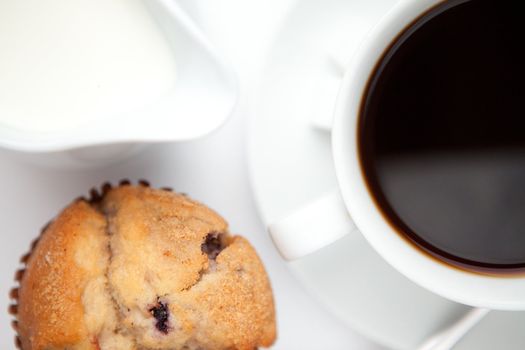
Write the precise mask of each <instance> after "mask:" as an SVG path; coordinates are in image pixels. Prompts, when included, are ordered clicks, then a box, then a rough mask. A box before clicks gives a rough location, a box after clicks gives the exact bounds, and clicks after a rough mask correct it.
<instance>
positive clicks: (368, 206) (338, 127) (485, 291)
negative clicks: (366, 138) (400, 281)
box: [332, 0, 525, 310]
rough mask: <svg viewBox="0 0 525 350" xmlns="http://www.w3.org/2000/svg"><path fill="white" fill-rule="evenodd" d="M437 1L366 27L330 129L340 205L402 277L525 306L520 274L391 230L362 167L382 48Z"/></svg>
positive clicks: (475, 301) (478, 300)
mask: <svg viewBox="0 0 525 350" xmlns="http://www.w3.org/2000/svg"><path fill="white" fill-rule="evenodd" d="M442 2H443V0H407V1H400V2H398V3H397V4H396V5H394V7H393V8H392V9H391V10H390V11H389V12H388V13H387V14H386V15H385V16H384V17H383V19H382V20H381V21H380V22H379V23H378V24H377V25H376V26H375V27H374V28H373V29H372V30H371V32H370V33H369V34H368V35H367V37H366V39H365V40H364V41H363V43H362V44H361V46H360V47H359V49H358V50H357V52H356V53H355V55H354V57H353V58H352V60H351V61H350V63H349V65H348V67H347V70H346V74H345V76H344V78H343V82H342V84H341V87H340V90H339V94H338V97H337V102H336V108H335V116H334V125H333V130H332V151H333V157H334V163H335V171H336V176H337V179H338V183H339V187H340V190H341V193H342V197H343V200H344V202H345V205H346V207H347V209H348V211H349V213H350V215H351V217H352V219H353V220H354V221H355V223H356V225H357V227H358V228H359V229H360V231H361V232H362V234H363V235H364V237H365V238H366V239H367V241H368V242H369V243H370V244H371V245H372V247H373V248H374V249H375V250H376V251H377V252H378V253H379V255H381V256H382V257H383V258H384V259H385V260H386V261H387V262H388V263H389V264H390V265H391V266H393V267H394V268H395V269H396V270H398V271H399V272H401V273H402V274H403V275H405V276H406V277H407V278H409V279H410V280H412V281H413V282H415V283H416V284H418V285H420V286H422V287H424V288H426V289H428V290H430V291H432V292H434V293H436V294H438V295H440V296H442V297H445V298H447V299H450V300H453V301H456V302H459V303H463V304H467V305H472V306H477V307H486V308H491V309H500V310H525V275H523V276H521V275H520V276H512V277H503V276H489V275H483V274H477V273H475V272H468V271H464V270H461V269H459V268H456V267H453V266H450V265H448V264H446V263H444V262H443V263H441V262H438V261H437V260H436V259H435V258H432V257H430V256H429V255H428V254H427V253H424V252H423V251H421V250H420V249H419V248H416V247H415V246H413V245H412V244H410V243H408V242H407V241H406V239H405V238H403V237H401V235H400V234H399V233H397V232H394V229H393V228H392V227H391V226H390V224H389V223H388V222H387V220H386V219H385V218H384V217H383V215H382V214H381V213H380V212H379V211H378V209H377V207H376V204H375V202H374V200H373V198H372V196H371V194H370V193H369V192H368V188H367V185H366V183H365V179H364V177H363V173H362V171H361V165H360V162H359V158H358V149H357V148H358V147H357V121H358V118H359V114H360V110H361V102H362V99H363V97H364V94H365V93H366V88H367V84H368V80H369V78H370V76H371V74H373V72H374V69H375V67H376V64H377V62H378V61H379V59H380V58H381V57H382V55H383V53H384V50H386V49H387V48H388V47H389V45H390V44H391V43H392V41H393V40H395V39H396V38H397V36H398V35H399V33H401V32H402V31H403V30H404V29H405V28H406V27H407V26H408V25H410V24H411V23H412V21H413V20H415V19H416V18H418V17H419V16H420V15H421V14H423V13H425V12H426V11H428V10H429V9H431V8H432V7H434V6H435V5H438V4H440V3H442ZM356 91H358V93H355V92H356ZM349 116H350V117H349Z"/></svg>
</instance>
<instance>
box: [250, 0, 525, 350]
mask: <svg viewBox="0 0 525 350" xmlns="http://www.w3.org/2000/svg"><path fill="white" fill-rule="evenodd" d="M382 2H383V3H385V4H388V3H391V1H388V0H382ZM362 4H363V2H362V1H359V0H324V1H319V0H302V1H300V2H298V4H297V6H295V7H294V9H293V10H292V11H291V12H290V14H289V15H288V17H287V20H286V21H285V23H284V26H283V28H282V29H281V31H280V32H279V34H278V35H277V36H276V40H275V43H274V44H273V45H272V46H271V48H270V51H269V54H268V60H267V63H266V65H265V68H264V70H263V74H262V78H261V84H260V89H259V91H258V95H257V101H256V102H257V103H256V105H255V106H256V110H255V112H256V113H255V117H254V119H253V120H252V123H251V126H250V127H251V130H250V132H251V134H250V139H249V142H250V167H251V177H252V179H251V180H252V185H253V188H254V192H255V197H256V200H257V202H258V207H259V210H260V213H261V216H262V219H263V221H264V222H265V223H266V224H269V223H271V222H272V221H274V220H276V219H279V218H281V217H283V216H286V215H287V214H288V213H290V212H291V211H293V210H294V209H296V208H298V207H299V206H300V205H302V204H305V203H307V202H308V201H310V200H312V199H314V198H316V197H317V196H319V195H321V194H323V193H325V192H327V191H329V190H331V189H334V188H335V187H336V180H335V174H334V171H333V166H332V156H331V152H330V142H329V141H330V139H329V138H330V136H329V134H328V133H326V132H323V131H321V130H319V129H316V128H314V127H312V125H311V122H310V121H311V120H315V119H317V118H316V117H315V115H313V113H316V112H317V113H318V112H319V110H320V107H319V103H320V102H319V98H318V96H321V95H323V91H320V87H319V81H322V79H323V78H322V77H323V75H325V74H326V67H327V61H328V60H329V53H330V52H333V51H332V50H333V47H334V45H337V44H338V43H343V42H348V45H349V47H350V45H353V44H355V41H357V40H358V38H359V37H360V35H362V28H361V26H358V24H359V23H356V20H355V18H359V16H358V17H355V16H356V13H359V11H362V10H363V9H362V7H363V6H362ZM387 9H388V8H387V7H386V8H385V11H386V10H387ZM357 22H358V21H357ZM345 40H346V41H345ZM343 49H344V48H343ZM316 97H317V98H316ZM323 100H324V101H329V99H326V98H323ZM325 103H326V102H325ZM322 108H323V106H321V109H322ZM324 108H326V113H331V111H330V106H326V107H324ZM289 266H290V269H291V270H292V272H293V273H294V274H295V275H296V276H297V278H298V279H299V280H300V281H301V282H302V283H303V284H304V286H305V287H306V288H307V289H308V290H309V291H311V293H312V294H314V295H315V296H317V298H318V299H319V301H320V302H321V303H322V304H324V306H326V307H327V308H328V309H329V310H331V311H332V312H333V313H334V314H335V315H336V316H337V317H338V318H339V319H340V320H341V321H342V322H344V323H345V324H346V325H348V326H349V327H351V328H353V329H356V330H358V331H359V332H361V333H363V334H364V335H365V336H368V337H369V338H371V339H373V340H375V341H376V342H378V343H380V344H383V345H385V346H387V347H389V348H394V349H414V348H415V347H416V346H417V345H418V344H420V343H421V342H422V341H423V340H424V339H426V337H428V336H430V335H431V334H433V333H434V332H436V331H438V330H439V329H441V328H442V327H444V326H446V325H447V324H449V323H450V322H451V321H453V320H455V319H457V318H458V317H460V316H461V315H463V313H464V312H466V311H467V310H468V307H466V306H463V305H460V304H456V303H453V302H450V301H447V300H445V299H443V298H441V297H438V296H436V295H434V294H432V293H430V292H428V291H426V290H424V289H422V288H420V287H418V286H416V285H415V284H413V283H412V282H410V281H409V280H407V279H406V278H405V277H403V276H402V275H400V274H399V273H397V272H396V271H395V270H393V268H391V267H390V266H389V265H387V263H386V262H384V261H383V259H381V258H380V257H379V256H378V255H377V254H376V253H375V251H373V250H372V248H371V247H370V246H369V245H368V243H367V242H366V241H365V240H364V238H362V237H361V236H358V235H356V236H350V237H346V238H344V239H343V240H341V241H338V242H336V243H335V244H333V245H331V246H329V247H327V248H325V249H323V250H321V251H319V252H317V253H315V254H313V255H310V256H308V257H305V258H303V259H301V260H299V261H295V262H293V263H290V264H289ZM523 325H525V313H523V312H519V313H518V312H514V313H512V312H492V313H491V314H489V316H487V318H486V319H484V320H483V321H482V322H481V323H480V324H479V325H478V326H476V327H475V328H474V329H473V330H472V331H471V332H470V333H469V334H468V335H467V336H466V337H465V338H464V339H462V340H461V342H460V343H459V344H458V345H457V346H456V349H465V350H466V349H477V350H482V349H495V348H503V347H504V348H505V349H506V350H507V349H508V350H510V349H524V348H525V332H524V331H523V329H522V326H523Z"/></svg>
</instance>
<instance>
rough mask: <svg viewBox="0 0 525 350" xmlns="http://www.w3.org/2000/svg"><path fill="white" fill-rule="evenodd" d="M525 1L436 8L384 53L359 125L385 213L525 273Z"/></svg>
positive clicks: (477, 265) (437, 252) (461, 260)
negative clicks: (524, 3)
mask: <svg viewBox="0 0 525 350" xmlns="http://www.w3.org/2000/svg"><path fill="white" fill-rule="evenodd" d="M524 8H525V5H523V2H521V1H517V0H516V1H497V0H490V1H489V0H471V1H465V0H463V1H444V2H443V3H442V4H441V5H438V6H437V7H435V8H434V9H432V10H430V11H429V12H427V13H426V14H425V15H423V16H422V17H420V18H419V19H418V20H417V21H415V22H414V23H413V24H412V25H410V26H409V27H408V28H407V29H406V30H405V31H404V32H403V33H402V34H401V35H400V36H399V37H398V38H397V39H396V40H395V41H394V43H393V44H392V45H391V47H390V48H389V49H388V50H387V51H386V52H385V54H384V56H383V58H382V59H381V60H380V63H379V64H378V66H377V67H376V71H375V73H374V74H373V75H372V78H371V79H370V81H369V85H368V90H367V93H366V94H365V96H366V97H365V98H364V100H363V105H362V111H361V116H360V121H359V124H360V125H359V135H358V139H359V149H360V157H361V163H362V167H363V171H364V174H365V178H366V179H367V182H368V186H369V190H370V192H371V193H372V194H373V197H374V198H375V200H376V203H377V205H378V207H379V208H380V209H381V211H382V212H383V213H384V216H385V217H386V218H387V219H388V220H389V222H390V223H391V224H392V225H393V226H394V227H395V228H396V230H397V231H399V232H400V233H401V234H402V235H403V236H404V237H406V238H408V239H409V240H410V241H411V242H413V243H414V244H416V245H417V246H419V247H420V248H422V249H423V250H425V251H426V252H427V253H430V254H431V255H433V256H435V257H438V258H439V259H441V260H444V261H446V262H448V263H452V264H454V265H457V266H460V267H463V268H467V269H473V270H477V271H487V270H488V271H491V272H501V273H503V272H509V271H511V270H516V269H518V270H519V269H525V19H524V18H525V17H524V16H525V15H524V13H525V12H524V11H523V9H524Z"/></svg>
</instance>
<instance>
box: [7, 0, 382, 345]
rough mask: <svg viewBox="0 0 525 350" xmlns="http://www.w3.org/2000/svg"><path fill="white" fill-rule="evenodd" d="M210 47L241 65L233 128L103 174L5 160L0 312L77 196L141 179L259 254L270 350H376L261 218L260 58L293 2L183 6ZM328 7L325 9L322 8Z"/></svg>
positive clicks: (208, 1)
mask: <svg viewBox="0 0 525 350" xmlns="http://www.w3.org/2000/svg"><path fill="white" fill-rule="evenodd" d="M182 1H184V2H183V4H184V5H185V6H187V7H188V9H189V11H190V12H191V13H192V16H194V17H195V18H196V20H197V21H198V22H199V23H200V24H201V25H202V27H203V28H204V29H205V31H206V32H207V33H208V34H209V35H210V37H211V39H212V41H214V42H215V43H216V45H217V46H218V48H219V49H220V50H221V51H222V52H223V54H224V55H226V56H227V57H228V58H229V60H230V61H231V62H232V63H233V64H234V65H235V67H236V69H237V71H238V72H239V76H240V82H241V87H242V89H243V94H242V97H241V100H240V102H239V105H238V107H237V109H236V111H235V113H234V115H233V116H232V118H231V119H230V121H229V122H228V123H227V124H226V125H225V126H224V127H222V128H221V129H220V130H218V131H217V132H215V133H213V134H212V135H210V136H208V137H206V138H204V139H201V140H196V141H192V142H186V143H178V144H164V145H155V146H151V147H149V148H147V149H146V150H145V151H144V152H142V153H140V154H139V155H137V156H135V157H133V158H130V159H127V160H124V161H121V162H118V163H115V164H112V165H110V166H107V167H103V168H97V169H84V170H79V169H49V168H43V167H38V166H34V165H31V164H25V163H21V162H19V161H18V160H16V159H13V158H12V157H11V156H10V155H9V154H6V153H5V152H0V184H1V189H2V192H1V196H0V213H1V214H0V218H1V222H2V227H3V231H4V232H3V233H2V234H0V247H3V248H5V247H8V249H2V252H6V253H4V254H3V256H1V257H0V258H1V259H2V260H3V264H1V265H0V272H1V274H0V293H1V295H0V305H4V306H1V307H0V308H3V309H4V310H5V309H6V308H7V305H8V304H9V301H8V298H7V295H6V293H7V291H8V290H9V288H10V287H11V286H12V285H13V282H12V280H13V274H14V271H15V270H16V268H17V266H18V265H17V263H18V258H19V257H20V256H21V255H22V254H23V253H24V252H25V251H26V250H27V247H28V246H29V244H30V241H31V240H32V239H33V238H34V237H35V236H36V235H37V233H38V232H39V229H40V227H41V226H42V225H43V224H44V223H46V222H47V221H48V220H49V219H50V218H51V217H53V216H54V215H55V214H56V213H57V211H58V210H59V209H60V208H61V207H63V206H64V205H65V204H66V203H68V202H69V201H70V200H71V199H73V198H74V197H77V196H78V195H80V194H85V193H86V192H87V190H88V189H89V188H90V187H91V186H93V185H98V184H101V183H102V182H104V181H106V180H110V181H113V182H116V181H117V180H118V179H121V178H130V179H133V180H136V179H139V178H145V179H148V180H150V181H151V183H152V185H153V186H172V187H174V188H175V189H176V190H178V191H181V192H186V193H188V194H190V195H191V196H192V197H194V198H196V199H198V200H200V201H203V202H205V203H207V204H208V205H209V206H211V207H212V208H214V209H216V210H217V211H218V212H219V213H221V214H222V215H223V216H224V217H225V218H227V220H228V221H229V223H230V227H231V230H232V231H233V232H235V233H240V234H243V235H245V236H246V237H248V238H249V239H250V241H251V242H252V243H253V244H254V246H255V247H256V248H257V250H258V252H259V254H260V256H261V258H262V259H263V260H264V262H265V264H266V268H267V270H268V273H269V275H270V279H271V281H272V284H273V288H274V292H275V299H276V308H277V317H278V332H279V334H278V341H277V343H276V345H275V346H274V349H288V350H291V349H301V350H309V349H312V350H313V349H331V350H339V349H341V350H342V349H363V350H369V349H370V350H371V349H380V347H378V346H376V345H374V344H372V343H371V342H369V341H368V340H366V339H364V338H363V337H362V336H360V335H359V334H357V333H355V332H354V331H352V330H350V329H347V328H346V327H344V326H343V325H341V324H340V323H339V322H338V321H337V319H335V318H334V317H333V316H332V315H330V314H329V313H328V312H327V311H325V310H324V309H323V308H322V306H321V305H320V304H318V303H317V301H316V300H315V299H314V298H312V297H311V296H309V295H308V292H307V291H305V290H303V289H302V287H301V285H300V284H299V283H298V282H297V281H296V280H295V279H294V277H293V276H292V274H291V273H290V272H289V271H288V269H287V267H286V264H285V263H284V262H283V260H282V259H281V258H280V256H279V255H278V254H277V253H276V251H275V249H274V247H273V245H272V243H271V241H270V239H269V237H268V235H267V233H266V231H265V228H264V226H263V224H262V223H261V221H260V220H259V218H258V216H257V211H256V206H255V203H254V199H253V196H252V193H251V190H250V183H249V177H248V173H247V166H246V161H247V160H246V157H247V149H246V142H245V139H246V137H248V135H246V130H247V128H246V123H247V122H248V120H249V118H250V116H251V113H253V110H251V102H252V101H253V99H254V92H255V90H254V87H255V86H256V80H257V74H258V73H259V72H260V68H261V65H262V62H263V60H262V58H263V57H264V53H265V50H266V47H267V46H268V44H269V43H270V42H271V38H272V35H274V32H275V30H276V29H277V28H278V26H279V23H280V22H281V21H282V19H283V18H284V16H285V14H286V11H287V9H288V8H289V6H291V4H292V1H293V0H264V1H262V0H258V1H256V0H221V1H216V0H181V2H182ZM320 1H322V0H320ZM9 323H10V317H9V316H8V315H7V313H6V312H0V349H14V345H13V332H12V331H11V329H10V327H9Z"/></svg>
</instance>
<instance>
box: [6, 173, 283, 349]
mask: <svg viewBox="0 0 525 350" xmlns="http://www.w3.org/2000/svg"><path fill="white" fill-rule="evenodd" d="M22 261H23V263H24V264H25V265H26V266H25V269H24V270H21V271H19V272H18V273H17V276H16V277H17V280H18V281H19V287H18V288H16V289H14V290H13V291H12V294H11V297H12V298H13V299H14V300H15V301H16V303H15V304H14V305H12V306H11V310H10V311H11V313H12V314H14V315H15V317H16V320H15V321H14V322H13V326H14V328H15V330H16V331H17V333H18V337H17V340H16V342H17V345H18V347H19V348H21V349H23V350H55V349H60V350H62V349H68V350H73V349H75V350H77V349H78V350H80V349H82V350H84V349H89V350H131V349H133V350H135V349H136V350H149V349H151V350H153V349H155V350H157V349H170V350H175V349H187V350H191V349H210V350H213V349H217V350H219V349H232V350H233V349H239V350H241V349H249V350H253V349H255V348H257V347H267V346H270V345H271V344H272V343H273V341H274V339H275V333H276V331H275V313H274V304H273V297H272V292H271V287H270V284H269V281H268V277H267V275H266V272H265V270H264V267H263V265H262V263H261V261H260V260H259V258H258V256H257V254H256V252H255V250H254V249H253V248H252V246H251V245H250V244H249V243H248V241H246V240H245V239H244V238H242V237H240V236H232V235H230V234H229V233H228V225H227V223H226V221H224V219H223V218H221V217H220V216H219V215H218V214H217V213H215V212H214V211H212V210H210V209H209V208H207V207H206V206H204V205H202V204H200V203H197V202H195V201H193V200H191V199H190V198H188V197H186V196H185V195H181V194H176V193H174V192H171V191H169V190H155V189H151V188H149V186H147V183H145V182H142V183H141V184H140V185H138V186H132V185H130V184H129V183H127V182H124V183H122V184H121V185H120V186H118V187H114V188H112V187H111V186H109V185H105V186H104V187H103V189H102V193H101V194H99V193H98V192H97V191H92V195H91V198H90V199H79V200H76V201H75V202H73V203H72V204H71V205H69V206H68V207H67V208H65V209H64V210H63V211H62V212H61V213H60V214H59V215H58V217H56V219H55V220H54V221H53V222H52V223H51V224H50V225H48V226H47V227H46V228H45V229H44V230H43V232H42V235H41V237H40V239H39V240H38V241H37V242H36V243H35V244H34V245H33V247H32V249H31V252H30V254H28V255H26V256H25V257H23V258H22Z"/></svg>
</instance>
